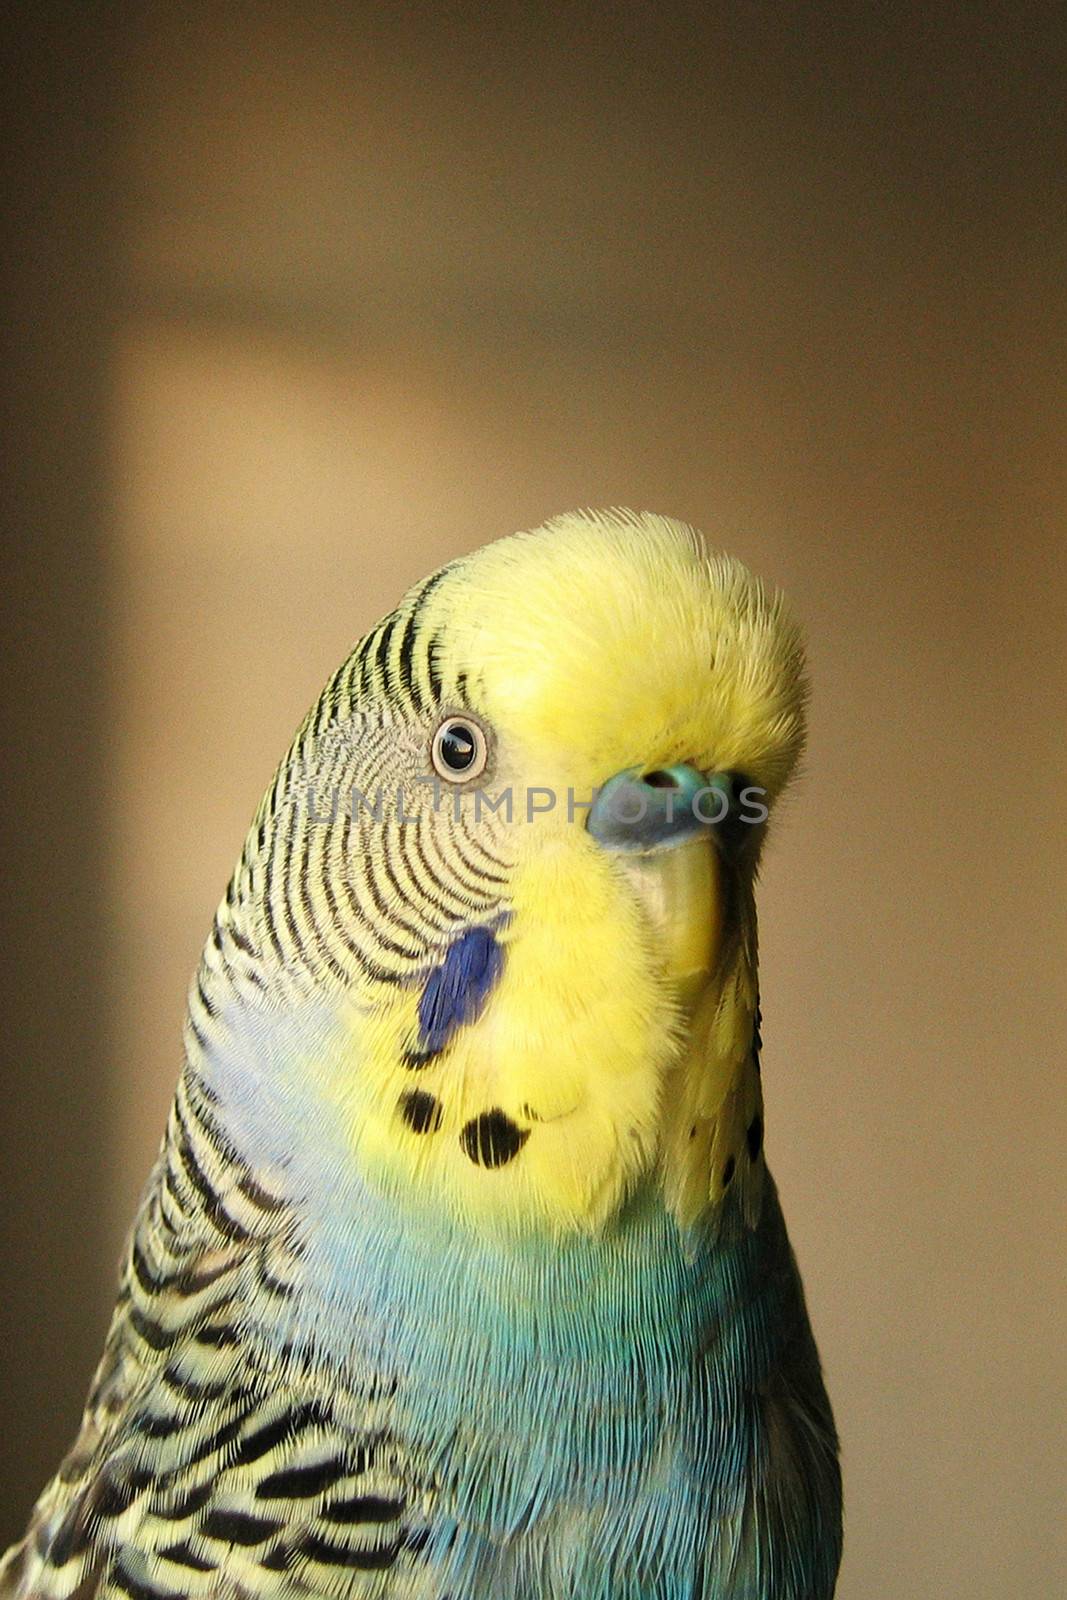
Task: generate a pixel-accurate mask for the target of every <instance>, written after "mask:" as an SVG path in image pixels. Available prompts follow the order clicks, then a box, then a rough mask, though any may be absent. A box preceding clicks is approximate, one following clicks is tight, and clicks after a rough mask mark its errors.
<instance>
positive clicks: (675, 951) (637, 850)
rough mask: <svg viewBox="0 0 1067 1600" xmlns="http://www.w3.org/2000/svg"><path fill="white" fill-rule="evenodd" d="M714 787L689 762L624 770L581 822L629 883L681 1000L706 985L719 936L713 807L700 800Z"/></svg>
mask: <svg viewBox="0 0 1067 1600" xmlns="http://www.w3.org/2000/svg"><path fill="white" fill-rule="evenodd" d="M716 792H717V787H716V783H715V779H714V778H713V779H711V780H710V781H709V779H708V778H706V777H705V775H704V774H703V773H702V772H698V771H697V770H696V768H695V767H690V766H675V767H667V768H663V769H659V770H657V771H654V772H642V771H641V769H640V768H631V769H629V770H628V771H626V772H620V773H618V774H617V775H616V776H615V777H614V778H612V779H611V780H610V782H608V783H606V784H605V785H604V787H603V788H602V789H601V790H600V793H599V794H598V796H597V798H596V800H595V801H594V803H593V806H592V808H591V810H590V812H589V817H588V820H587V822H586V827H587V828H588V830H589V832H590V834H592V836H593V838H594V839H596V841H597V843H598V844H600V845H601V846H602V847H603V848H604V849H605V850H608V851H610V852H611V853H612V854H613V855H614V856H615V857H616V859H617V862H618V865H619V868H620V869H621V871H622V872H624V873H625V875H626V877H627V878H629V879H630V881H631V882H632V883H633V885H634V888H635V890H636V891H637V893H638V896H639V897H640V899H641V901H642V903H643V904H644V907H645V910H646V912H647V913H648V916H649V920H650V922H651V923H652V926H653V928H654V929H655V930H656V932H657V934H658V937H659V941H660V953H661V955H662V958H663V961H664V965H665V967H666V970H667V975H668V977H669V978H670V979H671V980H672V981H673V982H674V983H675V984H676V985H677V987H678V992H679V998H680V999H681V1000H682V1001H683V1003H692V1002H694V1001H695V1000H696V998H697V997H698V996H699V994H700V992H701V991H702V990H703V989H704V988H705V987H706V986H707V983H708V981H709V980H710V978H711V975H712V973H713V972H714V970H715V967H716V964H717V961H718V956H719V947H720V942H721V937H722V926H723V899H724V894H723V881H722V862H721V853H720V849H719V848H717V841H716V839H715V832H716V830H715V826H714V822H713V818H714V816H715V814H716V810H717V809H718V808H717V807H716V806H715V805H714V804H712V803H711V802H710V801H709V800H708V799H707V797H709V796H711V797H712V800H713V799H714V796H715V794H716Z"/></svg>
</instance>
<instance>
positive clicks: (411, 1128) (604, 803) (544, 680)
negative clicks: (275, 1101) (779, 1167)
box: [227, 512, 804, 1229]
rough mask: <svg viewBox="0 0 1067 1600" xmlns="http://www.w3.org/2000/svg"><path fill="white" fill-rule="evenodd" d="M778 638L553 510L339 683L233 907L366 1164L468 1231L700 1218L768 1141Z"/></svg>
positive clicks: (334, 1118) (797, 679)
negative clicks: (307, 1014)
mask: <svg viewBox="0 0 1067 1600" xmlns="http://www.w3.org/2000/svg"><path fill="white" fill-rule="evenodd" d="M803 709H804V679H803V663H802V653H801V648H800V644H799V640H798V636H797V633H796V631H795V629H794V627H793V626H792V624H791V623H790V622H789V620H788V619H787V617H786V616H785V615H784V613H783V610H782V607H781V604H780V602H779V600H778V599H777V598H775V597H773V596H771V595H768V593H767V592H766V591H765V590H764V588H763V587H762V586H761V585H760V584H759V583H758V582H757V581H756V580H755V579H754V578H753V577H752V576H751V575H750V574H749V573H748V572H747V571H746V570H745V569H744V568H743V567H742V566H741V565H739V564H738V563H737V562H735V561H732V560H730V559H728V558H725V557H719V556H711V557H709V556H708V555H707V554H706V552H705V550H704V548H703V546H702V544H701V543H700V541H699V539H698V538H697V537H696V536H695V535H694V534H693V533H692V532H691V530H689V529H688V528H686V527H684V526H682V525H681V524H678V523H675V522H671V521H668V520H667V519H665V518H662V517H655V516H649V515H642V516H636V515H632V514H630V513H625V512H610V513H598V514H583V515H570V516H565V517H560V518H558V519H556V520H555V521H553V522H550V523H548V524H547V525H546V526H545V527H543V528H541V529H538V530H537V531H535V532H533V533H527V534H520V535H517V536H515V537H512V538H507V539H502V540H500V541H498V542H497V543H495V544H491V545H489V546H487V547H486V548H484V549H482V550H479V551H477V552H476V553H475V554H473V555H471V556H469V557H466V558H464V559H462V560H459V561H456V562H454V563H452V564H451V565H449V566H447V567H445V568H443V569H442V570H441V571H440V572H438V573H436V574H434V575H433V576H432V577H430V578H429V579H427V580H425V581H424V582H422V583H420V584H419V585H417V586H416V587H415V588H414V589H413V590H412V591H411V592H410V593H409V594H408V595H407V596H406V597H405V598H404V599H403V600H402V601H401V602H400V604H399V606H398V607H397V609H396V611H394V612H393V613H391V614H390V615H389V616H388V617H386V618H385V620H384V621H383V622H382V623H381V624H380V625H379V626H378V627H377V628H375V629H374V630H373V631H372V632H371V633H370V634H368V635H367V637H366V638H365V639H364V640H363V641H362V642H361V643H360V644H359V645H358V646H357V648H356V649H355V651H354V652H353V653H352V655H351V656H350V657H349V659H348V660H347V661H346V662H345V663H344V665H343V666H342V667H341V668H340V670H339V671H338V672H337V673H336V674H335V676H334V677H333V678H332V679H331V681H330V683H329V684H328V685H327V688H326V689H325V691H324V692H323V695H322V697H321V699H320V701H319V702H318V704H317V705H316V707H315V708H314V709H313V711H312V713H311V714H310V716H309V718H308V719H307V721H306V723H305V724H304V726H303V728H302V729H301V731H300V733H299V734H298V736H297V738H296V740H295V742H294V745H293V747H292V749H291V751H290V753H289V756H288V757H287V759H286V761H285V762H284V763H283V765H282V767H281V769H280V770H279V774H278V778H277V780H276V782H275V784H274V785H273V787H272V789H271V791H270V792H269V794H268V796H267V798H266V799H265V801H264V804H263V807H262V808H261V811H260V814H259V817H258V818H257V823H256V826H255V827H254V829H253V832H252V834H251V835H250V837H249V843H248V846H247V847H246V851H245V856H244V857H243V858H242V863H241V866H240V867H239V869H238V873H237V875H236V877H235V880H234V885H233V886H232V888H231V893H230V896H229V898H228V913H227V914H228V917H229V919H230V921H231V923H232V925H233V928H234V929H235V930H236V931H237V932H238V936H239V938H240V939H241V940H242V941H244V943H246V944H247V946H248V948H249V950H250V951H254V952H255V955H256V958H257V963H258V971H257V983H256V992H255V993H254V994H252V995H251V998H250V1002H249V1003H250V1004H252V1005H258V1006H260V1007H266V1008H268V1009H269V1008H271V1007H275V1008H288V1009H290V1010H293V1011H298V1010H299V1008H300V1007H301V1006H303V1005H309V1006H315V1007H316V1008H318V1010H319V1011H320V1012H321V1010H322V1008H323V1007H325V1008H326V1010H327V1011H328V1013H329V1014H330V1015H331V1016H333V1017H335V1018H336V1030H335V1032H334V1034H333V1035H332V1036H331V1037H332V1043H331V1045H330V1048H329V1049H327V1050H321V1049H320V1050H319V1051H318V1053H317V1054H316V1055H315V1058H314V1059H313V1060H312V1061H310V1062H305V1063H302V1064H301V1066H300V1070H301V1071H304V1072H306V1074H307V1088H306V1093H307V1095H308V1096H309V1097H311V1098H312V1100H313V1101H314V1103H315V1105H316V1114H317V1115H318V1116H319V1117H320V1118H321V1119H324V1121H325V1122H328V1123H329V1126H330V1128H331V1130H332V1131H334V1132H337V1131H339V1132H340V1134H341V1136H342V1138H343V1140H344V1141H345V1143H346V1146H347V1147H348V1148H350V1150H351V1155H352V1161H353V1163H354V1165H355V1166H356V1167H357V1168H358V1170H359V1172H360V1174H361V1177H362V1178H363V1179H364V1180H365V1181H367V1182H369V1183H372V1184H376V1185H380V1186H382V1187H383V1188H385V1189H387V1190H388V1191H390V1192H391V1193H393V1194H395V1195H397V1196H398V1198H399V1197H402V1196H404V1195H409V1196H411V1197H412V1199H413V1200H420V1201H428V1202H429V1203H431V1204H433V1205H442V1206H447V1207H450V1208H452V1209H453V1211H454V1212H456V1213H457V1214H459V1215H461V1216H464V1217H468V1218H469V1219H470V1221H471V1224H472V1226H481V1225H483V1224H485V1223H492V1222H496V1221H499V1222H501V1223H503V1224H505V1225H509V1226H510V1225H514V1224H518V1225H527V1224H529V1225H532V1226H549V1227H553V1228H558V1229H567V1228H586V1229H588V1228H596V1227H601V1226H604V1225H606V1224H607V1223H609V1222H610V1219H611V1217H612V1216H613V1215H614V1214H615V1213H616V1212H617V1211H618V1209H619V1207H620V1206H621V1205H622V1204H623V1203H624V1202H625V1201H626V1199H627V1197H628V1196H629V1195H630V1194H631V1193H632V1192H633V1191H634V1189H635V1188H636V1187H637V1186H638V1185H640V1184H641V1183H643V1182H646V1181H648V1182H651V1183H656V1182H662V1184H663V1185H664V1189H665V1192H666V1195H667V1199H668V1202H669V1204H670V1205H671V1206H672V1207H673V1209H674V1210H675V1212H676V1214H677V1215H678V1217H679V1219H680V1220H682V1221H684V1222H689V1221H692V1220H694V1219H695V1218H696V1217H698V1216H699V1215H700V1214H701V1212H702V1211H703V1210H704V1209H705V1208H706V1207H710V1206H714V1205H715V1204H717V1203H719V1202H721V1201H722V1199H723V1197H724V1196H725V1195H727V1194H728V1193H730V1192H731V1186H733V1191H734V1192H737V1193H740V1192H741V1191H742V1190H743V1189H745V1187H746V1185H747V1187H748V1192H749V1193H750V1194H751V1193H753V1192H755V1191H754V1186H755V1182H756V1168H757V1167H758V1163H759V1161H760V1159H761V1150H760V1145H761V1133H762V1120H761V1102H760V1097H759V1080H758V1062H757V1061H756V1057H755V1050H756V1048H757V1046H758V1036H757V1035H756V957H755V922H754V912H753V900H752V886H753V880H754V874H755V870H756V864H757V860H758V857H759V852H760V847H761V844H762V840H763V836H764V832H765V820H764V819H765V818H766V815H767V813H768V812H773V808H774V803H775V801H776V799H777V798H778V796H779V794H780V793H781V791H782V789H783V787H784V785H785V784H786V782H787V781H788V779H789V776H790V773H791V772H792V770H793V768H794V765H795V763H796V760H797V756H798V753H799V751H800V747H801V743H802V739H803Z"/></svg>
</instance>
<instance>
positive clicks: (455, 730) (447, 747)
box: [440, 722, 478, 772]
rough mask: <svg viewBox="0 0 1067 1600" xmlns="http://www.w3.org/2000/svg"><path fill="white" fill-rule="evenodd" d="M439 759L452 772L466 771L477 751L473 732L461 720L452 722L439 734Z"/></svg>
mask: <svg viewBox="0 0 1067 1600" xmlns="http://www.w3.org/2000/svg"><path fill="white" fill-rule="evenodd" d="M440 748H441V760H442V761H443V762H444V764H445V766H446V767H451V769H452V771H453V772H466V770H467V768H468V767H469V766H470V764H471V762H472V761H473V760H474V757H475V755H476V754H477V751H478V746H477V744H476V743H475V738H474V734H473V733H472V732H471V730H470V729H469V728H465V727H464V726H463V724H462V723H461V722H453V723H452V724H451V725H450V726H449V727H447V728H446V729H445V731H444V732H443V733H442V735H441V746H440Z"/></svg>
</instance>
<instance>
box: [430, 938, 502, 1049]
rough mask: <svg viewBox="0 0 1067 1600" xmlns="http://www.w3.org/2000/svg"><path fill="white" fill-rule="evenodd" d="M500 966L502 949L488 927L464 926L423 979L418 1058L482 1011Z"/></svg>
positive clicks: (438, 1047) (443, 1041) (451, 1035)
mask: <svg viewBox="0 0 1067 1600" xmlns="http://www.w3.org/2000/svg"><path fill="white" fill-rule="evenodd" d="M503 969H504V952H503V950H502V949H501V947H500V945H499V944H498V943H497V939H496V935H495V934H494V933H492V932H491V931H490V929H488V928H468V929H467V931H466V933H462V934H460V936H459V938H458V939H457V940H456V941H455V943H454V944H452V945H450V946H449V948H448V951H447V953H446V955H445V958H444V960H443V961H442V962H441V964H440V966H437V967H434V969H433V971H432V972H431V973H430V976H429V977H428V978H427V979H426V987H425V988H424V989H423V991H422V997H421V999H420V1000H419V1045H418V1057H419V1058H420V1060H428V1059H429V1058H430V1056H434V1055H436V1054H437V1053H438V1051H439V1050H443V1049H444V1047H445V1045H446V1044H447V1043H448V1042H449V1040H450V1039H451V1038H452V1037H453V1035H454V1034H455V1033H456V1032H457V1030H458V1029H460V1028H462V1027H465V1026H466V1025H467V1024H468V1023H470V1022H474V1021H475V1020H476V1019H477V1018H478V1017H479V1016H480V1015H481V1013H482V1010H483V1009H484V1006H485V1003H486V1001H487V1000H488V998H489V996H490V995H491V994H492V992H493V989H494V987H495V986H496V982H497V980H498V978H499V977H500V974H501V972H502V971H503Z"/></svg>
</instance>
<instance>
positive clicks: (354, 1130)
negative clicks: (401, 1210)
mask: <svg viewBox="0 0 1067 1600" xmlns="http://www.w3.org/2000/svg"><path fill="white" fill-rule="evenodd" d="M529 832H530V836H531V837H530V846H531V848H530V849H529V851H528V854H527V857H526V860H525V861H524V862H522V863H520V865H519V866H518V867H517V868H516V870H515V874H514V878H513V884H512V915H511V921H510V923H509V925H508V927H507V928H505V929H504V930H503V932H502V933H501V935H500V938H501V943H502V944H503V946H504V967H503V972H502V974H501V977H500V980H499V982H498V984H497V986H496V988H495V990H494V991H493V994H492V995H491V997H490V999H489V1001H488V1003H487V1005H486V1007H485V1010H484V1012H483V1013H482V1015H481V1017H480V1018H479V1019H478V1021H477V1022H476V1023H475V1024H473V1025H472V1026H470V1027H465V1028H461V1029H460V1030H459V1031H458V1033H457V1034H456V1036H455V1038H454V1040H453V1041H452V1042H451V1043H450V1044H449V1045H448V1047H447V1048H446V1049H445V1050H444V1051H443V1052H442V1054H441V1056H440V1057H438V1058H436V1059H435V1060H434V1061H432V1062H431V1063H430V1064H429V1065H427V1066H426V1067H424V1068H422V1069H420V1070H417V1071H413V1070H412V1069H411V1068H410V1067H406V1066H405V1065H404V1064H403V1049H404V1044H405V1042H406V1041H408V1040H410V1038H411V1035H412V1030H413V1028H414V1023H415V1015H416V1008H417V1003H418V996H417V994H413V995H410V996H406V997H404V998H403V1000H402V1001H401V1002H400V1003H398V1004H394V1005H392V1006H387V1007H385V1008H383V1009H382V1010H379V1011H377V1012H376V1013H373V1014H370V1015H368V1014H362V1015H357V1014H355V1013H353V1015H352V1017H351V1027H352V1030H353V1039H352V1043H353V1051H354V1054H355V1057H356V1058H357V1059H358V1060H359V1062H360V1066H359V1068H358V1070H357V1071H356V1072H354V1073H353V1074H352V1075H350V1076H349V1079H348V1085H347V1089H346V1091H345V1092H344V1093H343V1095H337V1094H336V1093H335V1096H334V1098H335V1103H336V1105H337V1111H338V1114H339V1115H340V1116H342V1117H343V1118H344V1121H345V1125H346V1127H347V1130H348V1136H349V1137H350V1139H351V1141H352V1143H353V1144H354V1145H355V1147H356V1149H357V1152H358V1157H359V1160H360V1162H361V1165H362V1167H363V1170H364V1172H365V1173H366V1174H367V1176H368V1177H369V1178H371V1180H372V1181H376V1182H378V1183H380V1184H381V1185H383V1186H384V1187H386V1188H389V1189H392V1188H394V1187H397V1188H399V1189H409V1187H410V1185H411V1183H412V1182H413V1181H414V1180H416V1179H417V1182H418V1187H419V1189H420V1190H421V1192H422V1193H424V1194H425V1195H427V1196H428V1197H430V1198H431V1199H432V1198H433V1197H437V1198H438V1199H439V1200H440V1201H441V1202H443V1203H446V1204H449V1205H450V1206H452V1207H454V1208H456V1209H458V1210H459V1211H460V1212H461V1213H463V1214H466V1215H469V1216H470V1217H471V1218H472V1220H480V1221H482V1222H503V1223H505V1224H509V1223H510V1224H516V1223H517V1224H520V1225H524V1226H525V1225H529V1224H530V1223H535V1224H536V1223H540V1224H541V1225H542V1226H543V1225H545V1224H546V1223H547V1224H548V1225H549V1226H553V1227H559V1228H564V1229H566V1228H574V1227H579V1228H582V1227H584V1228H590V1227H595V1226H597V1225H598V1224H599V1223H601V1222H602V1221H603V1220H604V1219H605V1218H606V1217H607V1216H609V1215H610V1214H611V1213H613V1212H614V1211H615V1210H616V1209H617V1208H618V1206H619V1204H620V1203H621V1201H622V1200H623V1199H624V1197H625V1195H626V1193H627V1191H628V1189H629V1188H630V1187H631V1186H632V1184H633V1182H634V1180H635V1179H636V1178H637V1177H638V1175H639V1174H641V1173H643V1172H645V1171H647V1170H649V1169H650V1168H651V1167H652V1166H653V1165H654V1163H655V1161H656V1159H657V1156H658V1141H659V1119H660V1111H661V1094H662V1086H663V1080H664V1072H665V1070H666V1068H667V1066H668V1065H669V1063H670V1062H671V1061H672V1060H673V1059H674V1057H675V1056H676V1055H677V1053H678V1051H679V1048H680V1030H679V1012H678V1009H677V1006H676V1004H675V1001H674V998H673V996H672V993H671V989H670V986H669V984H668V983H667V982H666V980H665V978H664V977H663V976H662V975H661V974H660V973H659V970H658V963H657V962H656V960H655V959H654V958H651V952H650V949H649V945H650V928H649V924H648V921H647V918H646V916H645V914H644V912H643V910H642V908H641V906H640V904H639V902H638V901H637V900H636V899H635V896H634V895H633V893H632V892H631V891H630V889H629V888H628V886H627V884H626V883H625V882H624V881H622V880H621V878H620V877H619V875H618V874H617V873H616V872H615V871H614V869H613V867H612V864H611V863H610V862H609V861H608V860H607V858H606V857H605V856H604V855H603V854H602V853H601V852H600V851H599V850H598V849H597V847H596V846H595V844H594V843H593V841H592V840H590V839H588V838H587V837H586V836H585V835H584V832H582V831H580V830H577V829H567V830H566V832H565V834H564V835H563V836H557V837H548V838H545V839H543V840H540V841H537V842H535V838H536V836H537V835H538V833H539V832H540V830H539V829H538V827H537V826H536V825H531V827H530V829H529ZM336 1083H337V1076H336V1075H334V1084H335V1089H336ZM413 1092H414V1093H418V1094H422V1095H426V1096H429V1097H432V1099H433V1101H434V1103H435V1104H436V1107H437V1108H438V1112H439V1121H437V1120H436V1118H435V1123H436V1125H435V1127H434V1129H433V1131H432V1132H431V1133H425V1132H422V1133H416V1132H413V1131H412V1130H411V1129H410V1128H409V1127H408V1126H407V1125H406V1123H405V1120H404V1118H403V1116H402V1115H401V1114H400V1113H399V1110H398V1108H399V1106H400V1104H401V1101H402V1099H403V1097H404V1096H405V1095H408V1094H411V1093H413ZM492 1110H499V1111H500V1112H502V1113H503V1114H504V1116H506V1117H507V1118H508V1119H509V1121H510V1122H511V1123H513V1124H514V1125H515V1127H516V1128H518V1129H519V1130H521V1133H522V1136H523V1143H522V1148H521V1150H520V1152H519V1153H518V1155H517V1157H516V1158H515V1159H513V1160H510V1161H508V1162H506V1163H504V1164H501V1165H500V1166H498V1167H496V1168H493V1167H492V1166H487V1165H484V1164H481V1165H479V1164H476V1163H475V1162H474V1161H472V1159H471V1158H470V1155H469V1154H468V1152H467V1150H466V1149H465V1148H464V1144H463V1142H462V1136H463V1131H464V1129H465V1128H466V1127H467V1126H468V1125H469V1124H471V1123H472V1122H473V1121H474V1120H475V1119H477V1118H479V1117H480V1116H482V1115H484V1114H485V1113H487V1112H489V1111H492Z"/></svg>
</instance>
